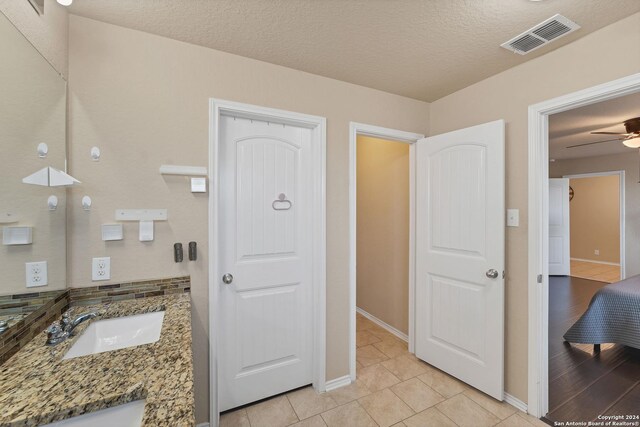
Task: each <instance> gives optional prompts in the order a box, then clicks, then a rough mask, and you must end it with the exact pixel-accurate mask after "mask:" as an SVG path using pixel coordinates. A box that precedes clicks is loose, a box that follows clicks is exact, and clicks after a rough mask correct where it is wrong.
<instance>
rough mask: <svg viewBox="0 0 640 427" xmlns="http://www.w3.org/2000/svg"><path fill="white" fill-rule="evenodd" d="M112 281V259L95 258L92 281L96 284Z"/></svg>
mask: <svg viewBox="0 0 640 427" xmlns="http://www.w3.org/2000/svg"><path fill="white" fill-rule="evenodd" d="M110 279H111V258H109V257H105V258H94V259H93V261H92V263H91V280H93V281H94V282H97V281H101V280H110Z"/></svg>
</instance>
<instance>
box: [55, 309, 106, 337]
mask: <svg viewBox="0 0 640 427" xmlns="http://www.w3.org/2000/svg"><path fill="white" fill-rule="evenodd" d="M99 315H100V313H98V312H97V311H92V312H91V313H85V314H81V315H79V316H78V317H76V318H75V319H73V320H72V321H71V322H69V317H68V316H67V318H66V319H67V321H66V323H63V324H64V325H66V326H65V327H64V330H65V331H66V332H67V333H68V334H69V336H70V337H72V336H73V331H74V330H75V329H76V327H78V325H80V324H81V323H83V322H86V321H87V320H90V319H93V318H94V317H98V316H99ZM64 320H65V316H64V315H63V316H62V321H63V322H64Z"/></svg>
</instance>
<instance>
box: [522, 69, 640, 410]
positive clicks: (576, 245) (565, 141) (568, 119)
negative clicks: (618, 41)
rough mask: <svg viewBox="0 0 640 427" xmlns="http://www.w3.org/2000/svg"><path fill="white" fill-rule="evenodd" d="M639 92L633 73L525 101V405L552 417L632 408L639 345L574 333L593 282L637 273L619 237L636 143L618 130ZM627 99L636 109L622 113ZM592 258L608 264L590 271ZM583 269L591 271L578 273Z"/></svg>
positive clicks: (639, 379) (635, 192)
mask: <svg viewBox="0 0 640 427" xmlns="http://www.w3.org/2000/svg"><path fill="white" fill-rule="evenodd" d="M638 92H640V74H636V75H632V76H629V77H626V78H623V79H619V80H616V81H613V82H610V83H607V84H604V85H600V86H597V87H593V88H589V89H586V90H583V91H580V92H576V93H574V94H570V95H567V96H563V97H560V98H556V99H552V100H549V101H545V102H543V103H540V104H536V105H533V106H531V107H529V153H530V156H529V186H530V187H529V272H530V276H529V402H528V407H529V412H530V413H531V414H532V415H535V416H538V417H545V418H546V419H547V420H548V421H550V422H553V421H556V422H562V421H574V422H575V421H585V422H588V421H592V420H594V419H597V417H598V416H601V415H607V414H611V413H613V412H616V413H617V412H620V411H622V412H625V413H629V414H634V413H635V412H634V410H635V411H637V405H636V407H635V409H634V407H633V402H634V398H635V397H634V396H637V394H638V393H640V387H637V386H638V384H640V372H637V370H635V371H633V369H632V370H629V367H630V366H636V365H638V361H640V353H639V352H638V350H637V349H634V348H632V347H630V346H628V345H626V344H624V343H619V342H609V341H603V342H602V343H601V342H600V341H599V340H596V341H593V342H590V341H589V340H588V339H584V338H577V339H576V338H575V337H576V333H578V332H577V331H578V330H579V329H580V328H579V327H578V326H576V325H579V324H581V322H582V319H583V318H586V317H585V316H587V313H588V311H589V306H590V303H591V302H592V301H596V300H597V298H598V295H601V293H599V290H600V289H601V288H603V287H605V286H609V287H614V286H617V285H618V283H619V282H618V281H616V279H618V280H619V279H624V278H625V277H632V276H634V275H638V274H640V271H634V270H637V268H640V266H637V263H633V262H626V261H627V260H632V259H635V258H633V257H634V255H632V254H633V253H635V252H636V250H637V248H636V246H637V245H635V244H634V243H633V242H630V241H629V240H627V239H625V234H627V235H631V234H630V233H631V231H630V230H631V229H632V228H633V227H636V226H635V225H632V224H630V221H625V217H626V218H630V217H631V216H630V215H633V213H631V211H632V210H633V209H634V208H633V206H634V205H638V204H640V192H639V190H640V189H639V188H638V184H637V182H638V179H639V177H638V148H637V145H635V147H636V148H634V147H633V143H629V142H628V143H627V144H623V142H624V140H625V138H627V136H624V135H618V133H620V134H624V133H626V132H625V129H624V127H621V126H622V125H623V123H624V121H625V120H626V119H627V117H626V115H628V114H630V115H631V117H638V116H640V111H638V107H637V105H639V104H638V99H640V94H638ZM625 103H626V104H627V105H633V106H635V107H631V109H633V108H635V111H630V110H629V111H626V112H624V111H622V110H624V109H625V108H626V109H627V110H628V106H627V107H624V106H623V105H624V104H625ZM592 132H596V134H592ZM598 133H599V135H598ZM602 133H607V134H609V135H606V134H605V135H603V134H602ZM612 133H613V135H611V134H612ZM634 142H635V141H634ZM596 178H609V180H610V181H611V182H610V184H611V186H610V187H609V189H608V190H603V189H600V190H596V189H594V188H587V187H588V186H587V184H590V186H591V187H593V186H594V185H595V183H596ZM600 184H601V183H600ZM616 184H617V186H616ZM565 190H566V191H565ZM571 190H573V191H571ZM598 191H599V192H598ZM578 194H581V195H582V198H581V199H580V202H579V203H578V202H577V200H578V199H577V197H578ZM572 196H573V200H571V197H572ZM635 198H637V201H635V200H633V199H635ZM561 204H563V205H564V206H565V207H564V208H561V207H559V205H561ZM605 208H608V209H607V210H606V212H607V213H605ZM635 209H637V208H635ZM594 211H596V212H599V213H598V215H596V216H595V218H594V217H593V215H592V214H593V213H594ZM605 216H608V217H610V218H608V219H607V218H605ZM609 220H610V221H609ZM589 221H591V222H589ZM594 221H595V225H594ZM605 221H608V222H611V224H608V222H607V224H605ZM571 222H573V223H571ZM586 224H591V225H586ZM561 230H564V233H563V232H561ZM605 230H608V231H607V232H606V233H605V232H604V231H605ZM636 232H637V230H636ZM574 237H578V239H574ZM563 239H564V240H563ZM594 242H595V243H594ZM603 248H607V249H606V250H605V249H603ZM607 256H611V258H608V259H610V260H612V261H607V260H604V258H605V257H607ZM635 256H636V257H637V255H635ZM597 257H599V258H597ZM616 257H617V258H618V260H616ZM594 258H595V259H594ZM594 260H595V261H596V263H593V262H592V261H594ZM572 261H573V262H572ZM616 261H617V262H616ZM587 262H588V263H589V264H588V265H584V264H581V263H587ZM605 262H610V263H611V264H619V265H609V264H604V263H605ZM592 264H597V265H598V266H608V267H612V268H611V269H609V270H608V271H606V272H604V271H603V272H600V273H599V274H598V273H597V270H596V269H594V268H593V265H592ZM634 264H636V265H634ZM589 268H591V269H592V270H591V271H592V273H595V274H594V275H592V276H589V277H578V276H585V273H588V270H589ZM598 268H601V267H598ZM596 276H597V277H596ZM618 276H619V277H618ZM594 279H598V280H594ZM611 282H612V284H610V283H611ZM623 283H624V282H623ZM622 286H623V287H624V286H625V285H624V284H623V285H622ZM639 286H640V285H639ZM612 307H614V308H613V309H614V310H617V309H616V308H615V307H618V309H619V308H620V304H617V303H614V304H613V305H612ZM610 309H611V307H610V308H609V310H610ZM628 381H631V383H630V384H626V382H628ZM625 405H626V406H625ZM632 409H634V410H632Z"/></svg>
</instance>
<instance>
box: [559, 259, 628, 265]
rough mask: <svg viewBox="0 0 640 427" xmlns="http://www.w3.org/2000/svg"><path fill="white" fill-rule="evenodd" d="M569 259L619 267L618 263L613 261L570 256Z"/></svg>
mask: <svg viewBox="0 0 640 427" xmlns="http://www.w3.org/2000/svg"><path fill="white" fill-rule="evenodd" d="M571 261H581V262H590V263H592V264H603V265H613V266H616V267H620V264H619V263H615V262H606V261H594V260H592V259H583V258H571Z"/></svg>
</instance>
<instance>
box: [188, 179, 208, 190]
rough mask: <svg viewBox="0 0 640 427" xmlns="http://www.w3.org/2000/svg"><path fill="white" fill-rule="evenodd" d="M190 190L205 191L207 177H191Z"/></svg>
mask: <svg viewBox="0 0 640 427" xmlns="http://www.w3.org/2000/svg"><path fill="white" fill-rule="evenodd" d="M191 192H192V193H206V192H207V178H191Z"/></svg>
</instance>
